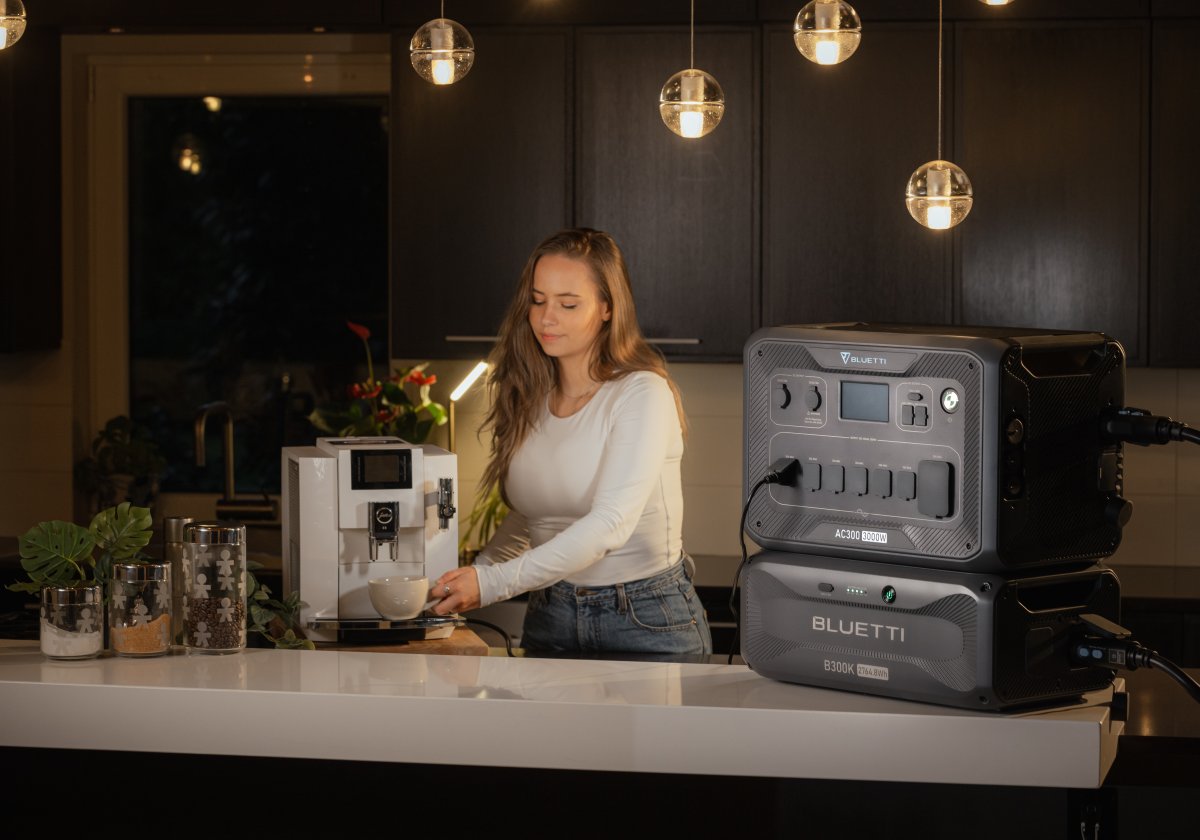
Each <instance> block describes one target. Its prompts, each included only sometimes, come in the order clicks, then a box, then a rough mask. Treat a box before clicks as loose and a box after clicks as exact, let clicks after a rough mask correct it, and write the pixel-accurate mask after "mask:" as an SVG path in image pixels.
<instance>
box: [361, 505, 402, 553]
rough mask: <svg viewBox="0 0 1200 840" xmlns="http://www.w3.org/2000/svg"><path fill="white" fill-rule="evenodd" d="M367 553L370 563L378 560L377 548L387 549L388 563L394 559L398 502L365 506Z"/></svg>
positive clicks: (397, 533) (398, 511) (398, 510)
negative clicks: (383, 546)
mask: <svg viewBox="0 0 1200 840" xmlns="http://www.w3.org/2000/svg"><path fill="white" fill-rule="evenodd" d="M367 510H368V514H367V539H368V544H369V549H368V553H369V556H370V558H371V560H372V561H375V560H378V559H379V546H381V545H386V546H387V547H388V557H387V559H388V561H392V560H395V559H396V539H397V537H398V536H399V532H398V530H397V523H396V521H397V519H398V518H399V514H400V503H399V502H370V503H369V504H368V506H367Z"/></svg>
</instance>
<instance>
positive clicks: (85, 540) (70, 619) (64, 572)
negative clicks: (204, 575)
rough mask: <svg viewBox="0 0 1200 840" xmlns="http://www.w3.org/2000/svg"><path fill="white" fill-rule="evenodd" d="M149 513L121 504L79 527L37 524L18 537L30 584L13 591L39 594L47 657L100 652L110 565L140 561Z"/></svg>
mask: <svg viewBox="0 0 1200 840" xmlns="http://www.w3.org/2000/svg"><path fill="white" fill-rule="evenodd" d="M152 533H153V531H152V530H151V520H150V511H149V509H147V508H141V507H134V506H133V505H131V504H130V503H129V502H122V503H121V504H119V505H116V506H115V507H111V508H107V509H105V510H102V511H100V512H99V513H98V514H96V515H95V516H94V517H93V518H92V521H91V524H90V525H89V526H88V527H87V528H84V527H83V526H81V525H76V524H75V523H74V522H64V521H62V520H52V521H48V522H39V523H38V524H37V525H34V526H33V527H32V528H30V529H29V530H28V531H26V532H25V534H24V535H23V536H22V537H21V538H20V541H19V546H20V554H21V568H22V569H24V570H25V573H26V574H27V575H28V576H29V580H27V581H20V582H17V583H13V584H10V585H9V587H8V588H9V589H10V590H12V591H15V592H40V593H41V599H42V608H41V633H40V638H41V646H42V652H43V653H44V654H45V655H46V656H48V657H50V658H52V659H85V658H88V657H92V656H96V655H97V654H99V653H100V651H101V650H102V649H103V648H104V587H103V584H104V582H105V581H107V580H108V579H109V577H110V576H111V573H112V566H113V563H136V562H142V561H144V559H145V558H144V555H143V554H142V549H143V548H145V547H146V545H147V544H148V543H149V542H150V537H151V535H152Z"/></svg>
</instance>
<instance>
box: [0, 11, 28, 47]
mask: <svg viewBox="0 0 1200 840" xmlns="http://www.w3.org/2000/svg"><path fill="white" fill-rule="evenodd" d="M0 28H2V29H3V32H0V50H3V49H6V48H8V47H11V46H12V45H13V44H15V43H17V41H20V40H21V36H22V35H24V34H25V4H24V3H22V2H21V0H0Z"/></svg>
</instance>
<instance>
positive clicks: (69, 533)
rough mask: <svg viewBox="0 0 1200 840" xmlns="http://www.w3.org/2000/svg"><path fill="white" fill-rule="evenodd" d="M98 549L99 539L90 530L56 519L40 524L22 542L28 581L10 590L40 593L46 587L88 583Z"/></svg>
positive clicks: (22, 553) (22, 564)
mask: <svg viewBox="0 0 1200 840" xmlns="http://www.w3.org/2000/svg"><path fill="white" fill-rule="evenodd" d="M95 547H96V538H95V537H94V536H93V535H92V533H91V532H90V531H89V530H88V529H87V528H84V527H81V526H79V525H76V524H75V523H73V522H63V521H61V520H57V519H56V520H52V521H50V522H40V523H38V524H37V525H34V526H33V527H32V528H30V529H29V530H28V531H26V532H25V535H24V536H22V537H21V539H20V551H21V568H23V569H24V570H25V572H26V573H27V574H28V575H29V580H28V581H23V582H21V583H14V584H13V585H12V586H10V587H9V589H12V590H14V591H19V592H37V591H38V590H39V589H41V588H42V587H43V586H70V585H71V584H73V583H76V582H79V581H84V580H87V577H88V571H89V569H91V568H92V566H93V565H94V561H93V560H92V549H94V548H95Z"/></svg>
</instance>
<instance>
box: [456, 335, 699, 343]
mask: <svg viewBox="0 0 1200 840" xmlns="http://www.w3.org/2000/svg"><path fill="white" fill-rule="evenodd" d="M445 340H446V341H448V342H454V343H457V344H495V343H496V342H497V341H499V340H500V336H497V335H448V336H446V337H445ZM646 340H647V341H649V342H650V343H651V344H700V343H701V342H700V339H698V338H647V339H646Z"/></svg>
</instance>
